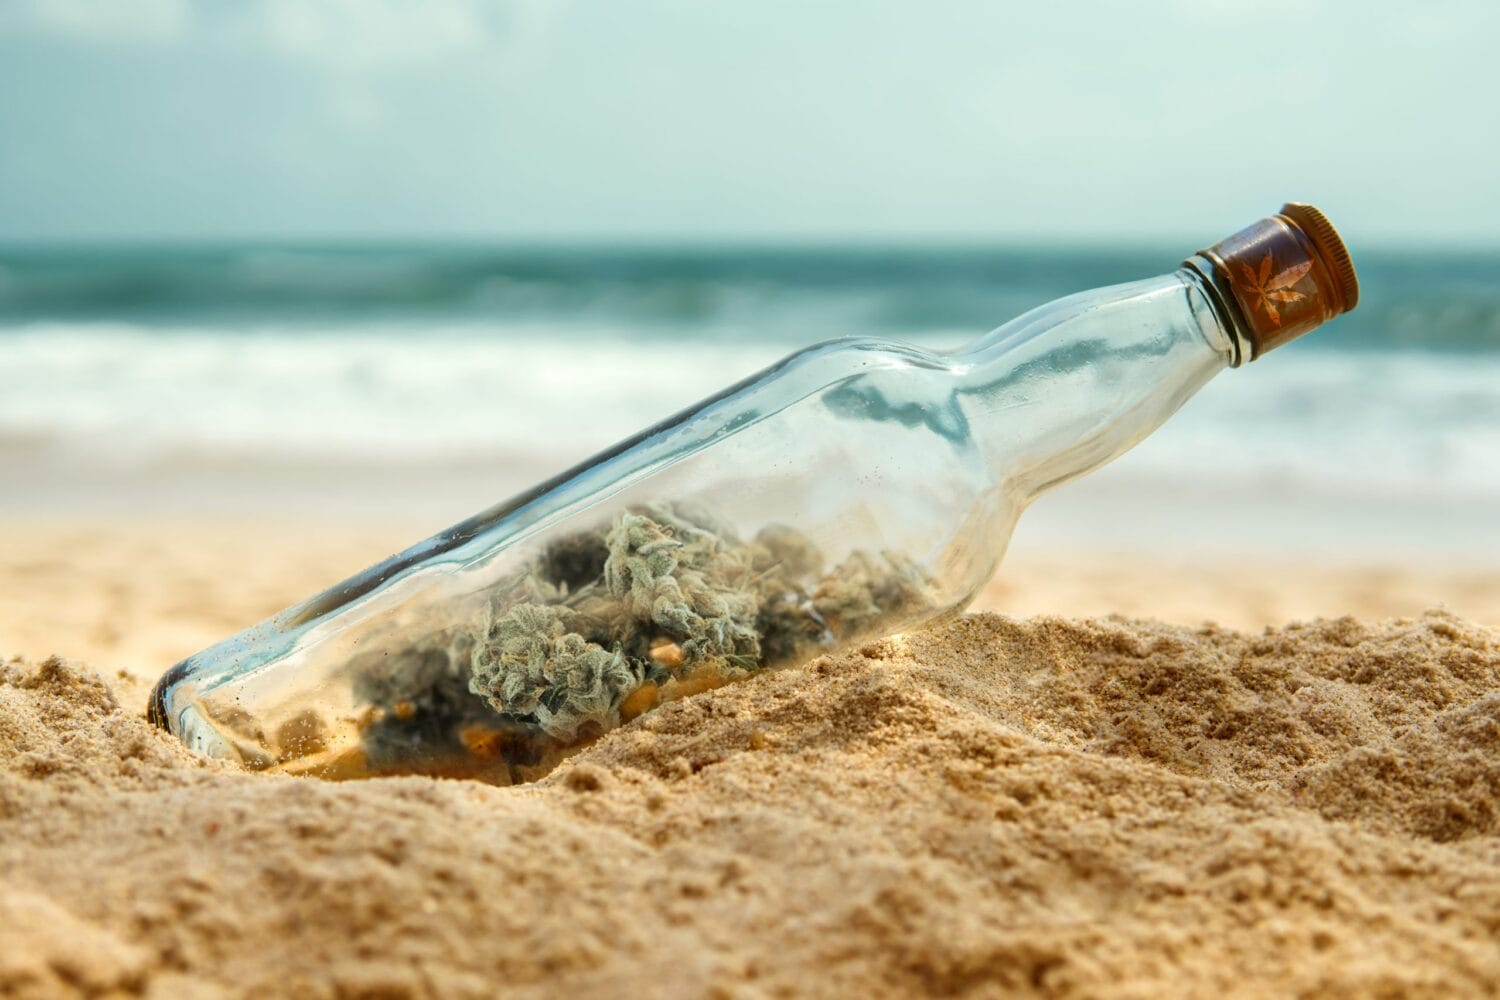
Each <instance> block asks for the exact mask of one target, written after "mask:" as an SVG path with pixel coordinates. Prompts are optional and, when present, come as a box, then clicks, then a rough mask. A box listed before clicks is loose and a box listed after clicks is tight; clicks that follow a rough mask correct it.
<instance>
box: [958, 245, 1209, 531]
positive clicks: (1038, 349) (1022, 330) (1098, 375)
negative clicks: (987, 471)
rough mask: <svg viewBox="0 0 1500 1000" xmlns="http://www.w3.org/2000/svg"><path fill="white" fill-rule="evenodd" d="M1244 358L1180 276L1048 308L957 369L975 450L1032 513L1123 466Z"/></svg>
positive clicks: (1199, 278) (1203, 295) (998, 334)
mask: <svg viewBox="0 0 1500 1000" xmlns="http://www.w3.org/2000/svg"><path fill="white" fill-rule="evenodd" d="M1238 358H1239V353H1238V350H1237V347H1236V340H1235V336H1234V326H1233V320H1232V318H1231V317H1230V316H1229V315H1228V314H1227V313H1226V312H1225V310H1224V308H1223V305H1222V302H1221V301H1220V300H1219V299H1218V296H1217V293H1216V292H1215V290H1214V289H1212V288H1211V287H1210V286H1209V285H1208V284H1207V283H1206V281H1205V279H1204V276H1203V275H1202V274H1200V273H1199V272H1197V271H1196V270H1193V269H1192V268H1189V267H1184V268H1183V269H1181V270H1178V271H1176V272H1174V273H1172V274H1168V275H1162V276H1160V277H1157V278H1151V279H1147V280H1145V281H1137V282H1132V283H1130V284H1126V285H1117V286H1114V287H1112V288H1102V289H1098V290H1096V291H1092V292H1085V293H1083V294H1081V295H1074V296H1071V297H1069V298H1065V299H1060V300H1058V301H1056V302H1053V303H1050V304H1048V305H1046V306H1043V307H1041V308H1040V309H1036V310H1034V311H1032V312H1030V313H1027V314H1026V315H1024V316H1021V317H1019V318H1018V319H1016V320H1014V321H1012V322H1011V323H1007V324H1006V325H1005V326H1003V327H1000V328H999V329H998V330H996V331H994V332H993V333H991V334H989V335H988V336H986V337H983V338H981V339H980V340H978V341H976V342H975V343H974V344H972V345H970V346H969V347H967V348H965V349H963V350H961V351H960V352H959V353H958V354H956V355H955V356H954V357H953V359H952V363H953V368H954V370H955V372H956V373H957V374H958V375H959V377H960V380H961V388H960V390H959V396H960V399H961V400H962V405H963V407H964V410H965V412H966V416H967V417H968V419H969V423H970V425H971V426H972V427H973V428H974V435H975V439H976V441H977V444H978V447H980V448H981V449H982V450H983V451H984V452H985V457H986V458H987V459H988V461H989V464H990V467H991V469H993V470H994V474H995V475H996V477H997V478H998V479H999V480H1000V481H1001V483H1002V485H1003V487H1004V488H1005V489H1006V491H1007V493H1009V494H1010V496H1011V500H1012V502H1013V503H1016V504H1018V505H1020V506H1024V505H1025V504H1027V503H1029V502H1030V501H1031V500H1033V499H1035V498H1036V497H1037V496H1039V495H1041V494H1042V493H1044V492H1046V491H1047V490H1050V489H1052V488H1053V487H1055V486H1059V485H1061V484H1062V483H1065V482H1067V481H1068V480H1070V479H1074V478H1076V477H1078V476H1081V475H1084V474H1085V473H1087V472H1090V471H1092V470H1093V469H1096V468H1098V467H1099V466H1101V465H1104V464H1105V463H1107V462H1109V461H1110V460H1112V459H1114V458H1116V457H1118V456H1119V455H1120V454H1122V453H1123V452H1125V451H1126V450H1128V449H1129V448H1131V447H1132V446H1133V445H1135V444H1136V443H1137V442H1139V441H1140V440H1141V439H1142V438H1144V437H1145V436H1146V435H1148V434H1150V433H1151V432H1152V431H1153V430H1155V429H1156V428H1157V427H1159V426H1160V425H1161V424H1162V423H1163V422H1164V421H1165V420H1166V419H1167V418H1168V417H1170V416H1171V415H1172V414H1173V413H1175V412H1176V411H1177V409H1178V408H1179V407H1180V406H1182V404H1183V403H1185V402H1186V401H1187V399H1188V398H1189V397H1190V396H1192V395H1193V394H1194V393H1195V392H1197V391H1198V390H1199V389H1200V388H1202V387H1203V385H1204V383H1206V382H1207V381H1208V380H1209V379H1211V378H1213V376H1215V375H1217V374H1218V373H1219V372H1220V371H1222V370H1223V369H1224V368H1226V367H1228V366H1230V365H1232V364H1235V363H1236V362H1237V360H1238Z"/></svg>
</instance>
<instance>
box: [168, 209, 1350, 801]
mask: <svg viewBox="0 0 1500 1000" xmlns="http://www.w3.org/2000/svg"><path fill="white" fill-rule="evenodd" d="M1358 295H1359V290H1358V284H1357V281H1356V278H1355V275H1354V268H1353V265H1352V263H1351V262H1350V259H1349V254H1348V252H1347V251H1346V249H1345V248H1344V245H1343V242H1342V241H1341V240H1340V238H1339V236H1338V235H1337V233H1336V232H1335V231H1334V229H1333V227H1332V225H1330V224H1329V222H1328V220H1327V219H1326V218H1325V217H1324V216H1323V215H1322V213H1321V212H1319V211H1318V210H1317V209H1315V208H1313V207H1312V206H1310V205H1304V204H1289V205H1286V206H1284V207H1283V208H1282V210H1281V212H1280V213H1279V214H1277V215H1274V216H1271V217H1269V218H1266V219H1262V220H1261V221H1259V222H1257V223H1255V224H1254V225H1252V226H1250V227H1249V228H1247V229H1244V230H1242V231H1241V232H1238V233H1236V234H1234V235H1233V236H1230V237H1229V238H1227V239H1225V240H1223V241H1222V242H1220V243H1218V244H1216V245H1215V246H1213V247H1211V248H1210V249H1207V250H1203V251H1201V252H1199V253H1197V254H1195V255H1193V256H1192V257H1189V258H1188V259H1187V260H1186V261H1185V262H1184V263H1183V264H1182V266H1181V267H1179V268H1178V269H1177V270H1176V271H1173V272H1172V273H1170V274H1165V275H1162V276H1160V277H1156V278H1149V279H1147V280H1144V281H1136V282H1133V283H1130V284H1125V285H1118V286H1115V287H1112V288H1103V289H1098V290H1096V291H1090V292H1083V293H1081V294H1078V295H1073V296H1070V297H1068V298H1064V299H1060V300H1058V301H1056V302H1052V303H1050V304H1048V305H1044V306H1042V307H1040V308H1038V309H1035V310H1033V311H1032V312H1029V313H1027V314H1026V315H1024V316H1021V317H1020V318H1018V319H1016V320H1014V321H1012V322H1010V323H1007V324H1006V325H1005V326H1002V327H1000V328H999V329H998V330H995V331H994V332H993V333H990V334H989V335H987V336H984V337H981V338H979V339H978V340H977V341H975V342H974V343H972V344H970V345H969V346H967V347H965V348H963V349H962V350H959V351H957V352H954V353H948V354H937V353H931V352H928V351H924V350H918V349H916V348H914V347H910V346H906V345H903V344H899V343H888V342H885V341H879V340H865V339H849V340H834V341H829V342H826V343H822V344H817V345H815V346H812V347H809V348H807V349H805V350H801V351H798V352H797V353H795V354H792V355H791V356H789V357H787V358H785V359H784V360H782V361H780V362H778V363H776V364H774V365H772V366H771V367H770V368H767V369H766V370H765V371H762V372H761V373H759V374H757V375H754V376H752V377H751V378H749V379H746V380H745V381H743V382H740V383H739V384H737V385H733V386H730V387H729V388H727V389H724V390H723V391H721V392H719V393H717V394H716V395H713V396H710V397H709V398H707V399H705V400H704V401H703V402H701V403H698V404H697V405H695V406H692V407H690V408H689V409H687V410H685V411H683V412H682V413H680V414H678V415H677V416H674V417H672V418H670V419H669V420H666V421H664V422H663V423H661V424H658V425H656V426H655V427H651V428H648V429H646V430H644V431H642V432H641V433H639V434H637V435H635V436H634V437H632V438H629V439H628V440H626V441H623V442H621V443H620V444H618V445H616V446H615V447H613V448H611V449H609V450H608V451H606V452H604V453H602V454H600V455H598V456H596V457H595V458H593V459H591V460H590V461H588V462H585V463H584V464H582V465H579V466H577V467H576V468H573V469H570V470H568V471H567V472H564V473H562V474H561V475H559V476H557V477H556V478H554V479H551V480H549V481H547V482H544V483H542V484H540V485H538V486H536V487H535V488H533V489H531V490H529V491H528V492H525V493H523V494H521V495H520V496H517V497H515V498H513V499H511V500H508V501H506V502H505V503H502V504H500V505H499V506H497V507H495V508H493V509H491V510H488V511H485V512H483V513H481V514H479V515H477V516H475V517H473V518H471V519H469V520H467V521H465V522H463V523H462V524H459V525H456V526H455V527H453V528H450V529H449V530H447V531H444V532H441V533H440V534H437V535H434V536H433V537H432V538H429V539H427V540H426V541H424V542H421V543H419V544H417V545H416V546H414V547H412V548H410V549H408V550H407V551H405V552H403V553H401V554H400V555H397V556H394V557H392V558H390V559H388V560H386V561H385V562H383V563H380V564H379V565H377V566H373V567H371V568H370V569H368V570H366V571H365V572H363V573H361V574H359V575H358V576H356V577H354V578H352V579H350V580H347V581H345V582H343V583H341V584H338V585H337V586H334V587H332V588H331V589H329V590H327V591H325V592H324V593H322V594H319V595H317V596H315V597H313V598H311V599H309V600H307V601H305V602H303V603H302V604H299V605H296V606H295V607H292V608H289V609H288V610H286V611H284V612H282V613H281V614H278V615H276V616H275V617H273V618H271V619H269V620H267V621H265V622H263V623H261V624H259V625H256V626H254V627H253V628H250V629H248V630H246V631H245V632H242V633H240V634H239V635H236V636H234V637H232V638H230V639H228V640H226V641H224V642H221V643H219V644H218V645H216V646H213V647H211V648H209V649H207V650H204V651H203V652H201V653H198V654H197V655H195V656H192V657H190V658H188V659H187V660H184V661H183V662H182V663H179V664H178V665H177V666H175V667H173V668H172V669H171V670H170V671H168V672H167V674H166V675H165V676H164V677H163V678H162V679H161V680H160V682H158V684H157V686H156V689H155V691H154V692H153V694H152V699H151V705H150V714H151V717H152V719H153V720H154V721H155V722H156V723H157V724H158V725H161V726H163V727H165V728H167V729H169V730H170V731H171V732H173V733H175V734H177V735H178V736H179V737H180V738H181V739H182V740H183V741H185V742H186V743H187V744H188V745H189V746H191V747H192V748H193V749H195V750H197V751H198V752H200V753H203V754H207V755H210V756H213V757H220V758H227V759H229V760H233V761H237V762H239V763H240V764H242V765H244V766H246V767H249V768H254V769H261V770H275V771H283V772H293V773H299V774H314V775H320V776H323V777H330V778H347V777H365V776H374V775H385V774H410V773H425V774H437V775H454V776H459V775H463V776H470V777H478V778H484V779H488V780H492V781H497V782H502V783H509V782H518V781H525V780H530V779H532V778H535V777H538V776H540V775H542V774H544V773H546V772H547V771H548V770H549V769H550V768H552V767H553V766H554V765H555V764H556V763H557V762H558V761H559V760H561V759H562V758H563V757H565V756H566V755H567V754H568V753H569V752H571V751H573V750H575V749H576V748H578V747H580V746H582V745H583V744H585V743H587V742H589V741H591V740H594V739H596V738H598V737H599V736H600V735H601V734H603V733H604V732H606V731H608V730H610V729H612V728H614V727H617V726H619V725H621V724H623V723H625V722H628V721H629V720H631V719H633V718H635V717H636V716H638V715H640V714H641V713H643V712H647V711H650V710H651V709H652V708H654V707H655V706H657V705H660V704H663V703H665V702H668V701H671V700H673V699H676V698H681V697H684V696H686V695H690V694H693V693H695V692H699V691H703V690H705V689H707V688H711V687H715V686H717V685H720V684H723V683H726V682H729V681H733V680H735V679H738V678H743V677H746V676H749V675H752V674H755V673H756V672H758V671H762V670H767V669H771V668H774V667H778V666H782V665H787V664H794V663H798V662H802V661H805V660H807V659H809V658H811V657H814V656H817V655H819V654H823V653H828V652H831V651H834V650H838V649H840V648H842V647H847V646H849V645H850V644H854V643H862V642H866V641H868V640H870V639H873V638H876V637H880V636H885V635H889V634H892V633H896V632H899V631H901V630H904V629H910V628H912V627H914V626H918V625H921V624H923V623H929V622H933V621H935V620H938V619H941V618H945V617H947V616H951V615H954V614H957V613H958V612H960V611H962V610H963V609H964V607H965V606H966V605H967V604H968V603H969V601H970V600H971V599H972V598H973V597H974V595H975V594H976V593H977V592H978V590H979V589H980V588H981V587H982V586H983V585H984V584H985V583H986V581H987V580H988V579H989V578H990V575H991V574H992V573H993V572H994V570H995V567H996V565H997V564H998V563H999V561H1000V558H1001V556H1002V554H1003V553H1004V550H1005V547H1006V544H1007V542H1008V541H1009V538H1010V534H1011V529H1012V528H1013V526H1014V525H1015V522H1016V519H1017V517H1018V516H1019V515H1020V513H1021V511H1022V510H1024V509H1025V508H1026V506H1027V505H1028V504H1029V503H1031V501H1032V500H1034V499H1035V498H1037V497H1038V496H1040V495H1041V494H1043V493H1045V492H1046V491H1048V490H1050V489H1052V488H1053V487H1055V486H1057V485H1059V484H1061V483H1064V482H1066V481H1068V480H1070V479H1073V478H1074V477H1077V476H1080V475H1083V474H1084V473H1086V472H1089V471H1090V470H1092V469H1095V468H1098V467H1099V466H1101V465H1103V464H1104V463H1106V462H1108V461H1109V460H1111V459H1112V458H1115V457H1116V456H1118V455H1120V454H1121V453H1122V452H1124V451H1125V450H1126V449H1128V448H1130V447H1131V446H1132V445H1134V444H1136V442H1138V441H1140V440H1141V439H1142V438H1144V437H1145V436H1146V435H1147V434H1149V433H1151V431H1152V430H1154V429H1155V428H1156V427H1157V426H1159V425H1160V424H1161V423H1162V422H1163V421H1164V420H1166V419H1167V417H1169V416H1170V415H1171V414H1172V413H1173V412H1174V411H1176V410H1177V408H1178V407H1180V406H1181V405H1182V404H1183V402H1184V401H1186V400H1187V398H1188V397H1189V396H1191V395H1193V393H1195V392H1197V391H1198V390H1199V389H1200V388H1202V387H1203V385H1204V383H1206V382H1207V381H1208V380H1209V379H1211V378H1212V377H1213V376H1215V375H1217V374H1218V373H1219V372H1220V371H1223V370H1224V369H1225V368H1233V367H1237V366H1239V365H1240V364H1242V363H1244V362H1247V361H1253V360H1254V359H1256V358H1258V357H1260V356H1261V355H1262V354H1264V353H1266V352H1267V351H1269V350H1271V349H1272V348H1274V347H1276V346H1278V345H1280V344H1283V343H1286V342H1287V341H1289V340H1291V339H1293V338H1295V337H1298V336H1301V335H1302V334H1304V333H1307V332H1308V331H1309V330H1312V329H1313V328H1314V327H1316V326H1318V325H1319V324H1321V323H1323V322H1325V321H1326V320H1329V319H1332V318H1333V317H1334V316H1337V315H1338V314H1340V313H1343V312H1347V311H1349V310H1350V309H1353V308H1354V306H1355V303H1356V301H1357V299H1358Z"/></svg>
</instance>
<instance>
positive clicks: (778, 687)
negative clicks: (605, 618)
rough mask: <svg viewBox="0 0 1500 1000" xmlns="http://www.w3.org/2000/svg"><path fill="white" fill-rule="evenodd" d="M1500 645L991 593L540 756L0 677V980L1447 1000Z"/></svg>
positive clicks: (1470, 889)
mask: <svg viewBox="0 0 1500 1000" xmlns="http://www.w3.org/2000/svg"><path fill="white" fill-rule="evenodd" d="M1496 691H1500V634H1497V633H1495V632H1492V631H1489V630H1486V629H1483V628H1479V627H1476V626H1472V625H1469V624H1466V623H1464V622H1462V621H1460V620H1457V619H1454V618H1451V617H1447V616H1430V617H1427V618H1424V619H1422V620H1419V621H1410V620H1404V621H1394V622H1389V623H1383V624H1369V623H1360V622H1355V621H1352V620H1340V621H1332V622H1318V623H1314V624H1312V625H1306V626H1293V627H1289V628H1285V629H1282V630H1278V631H1271V632H1268V633H1266V634H1264V635H1256V636H1247V635H1241V634H1237V633H1233V632H1227V631H1223V630H1216V629H1203V630H1188V629H1180V628H1170V627H1167V626H1162V625H1154V624H1146V623H1140V622H1129V621H1124V620H1115V619H1110V620H1086V621H1063V620H1056V619H1037V620H1032V621H1015V620H1009V619H1004V618H999V617H995V616H989V615H980V616H973V617H969V618H965V619H961V620H959V621H957V622H954V623H953V624H951V625H948V626H945V627H943V628H939V629H935V630H932V631H929V632H925V633H921V634H915V635H912V636H909V637H906V638H904V639H895V640H889V641H886V642H883V643H878V644H875V645H873V646H870V647H867V648H866V649H864V650H863V651H861V652H859V653H855V654H850V655H846V656H842V657H837V658H831V659H825V660H821V661H817V662H815V663H813V664H811V665H809V666H807V667H805V668H800V669H796V670H789V671H784V672H781V673H778V674H774V675H769V676H764V677H760V678H756V679H754V680H752V681H748V682H745V683H742V684H739V685H736V686H732V687H730V688H726V689H723V690H720V691H715V692H711V693H708V694H705V695H701V696H698V697H695V698H692V699H688V700H686V701H683V702H679V703H674V704H672V705H668V706H666V707H664V708H663V709H661V710H659V711H658V712H656V713H653V714H651V715H648V716H646V717H644V718H643V719H641V720H639V721H638V722H637V723H636V724H634V725H631V726H629V727H626V728H625V729H622V730H620V731H618V732H616V733H614V734H611V736H609V737H608V738H606V739H604V740H603V741H601V742H600V743H598V744H596V745H595V746H594V747H592V748H590V749H589V750H588V751H586V752H584V753H582V754H580V755H579V756H578V757H576V758H574V760H573V761H571V762H569V763H568V764H566V765H564V766H563V767H562V768H560V769H559V770H558V771H557V772H555V773H554V774H553V775H552V776H550V777H549V778H548V779H547V780H546V781H544V782H542V783H540V784H538V785H535V786H530V787H526V788H519V789H498V788H490V787H486V786H481V785H475V784H472V783H466V782H437V781H430V780H426V779H417V778H405V779H392V780H385V781H374V782H364V783H358V784H348V785H332V784H325V783H320V782H317V781H313V780H301V779H295V778H288V777H275V776H268V775H251V774H244V773H239V772H235V771H230V770H227V769H225V768H222V767H220V766H217V765H214V764H209V763H205V762H202V761H199V760H196V759H195V758H193V757H191V756H190V755H188V754H187V753H186V751H184V750H183V749H182V748H180V747H179V746H177V745H176V744H174V743H173V742H171V741H170V740H168V739H167V738H166V737H164V736H162V735H161V734H159V733H157V732H155V731H154V730H152V729H150V728H149V727H148V726H147V725H146V723H145V722H144V721H143V720H142V719H141V718H139V711H138V710H137V706H134V705H131V706H129V709H128V710H126V709H123V708H122V707H121V706H120V705H119V704H117V703H116V701H115V698H114V696H113V695H112V694H111V693H110V690H109V688H108V687H107V686H106V684H105V683H104V682H103V681H102V680H100V679H99V678H98V677H96V676H95V675H93V674H92V673H90V672H89V671H87V670H85V669H83V668H81V667H78V666H74V665H70V664H68V663H65V662H62V661H58V660H51V661H48V662H46V663H43V664H41V665H39V666H37V665H29V664H23V663H13V664H11V665H10V666H7V667H0V992H6V991H9V992H12V993H19V994H22V995H26V994H28V993H31V994H35V995H56V994H57V993H58V992H60V991H64V990H74V991H77V992H80V993H84V992H90V991H103V990H114V991H117V992H121V993H127V994H128V993H132V992H151V991H157V990H160V991H163V992H167V991H173V992H178V993H183V994H186V995H194V996H214V995H227V996H236V995H242V994H246V995H249V994H263V993H266V992H270V991H275V992H292V991H296V992H298V993H300V994H302V995H307V996H402V995H424V994H428V995H431V994H442V995H448V996H466V995H474V996H480V995H492V994H493V992H494V990H495V988H496V987H497V986H504V987H505V988H506V989H507V991H508V992H511V993H518V994H521V995H557V994H565V993H568V992H578V991H587V992H589V993H605V994H625V993H636V992H641V991H647V992H650V993H652V994H657V995H682V996H703V995H722V996H746V997H750V996H773V995H793V994H795V995H808V994H822V995H909V994H911V993H915V992H928V993H943V994H954V995H1010V994H1016V995H1044V996H1058V995H1088V994H1096V993H1102V992H1108V993H1110V994H1111V995H1122V994H1123V995H1141V996H1157V995H1162V994H1174V995H1202V994H1206V993H1225V994H1244V993H1267V992H1275V993H1294V992H1305V993H1315V992H1324V991H1331V990H1336V991H1342V992H1350V991H1354V992H1361V993H1379V992H1428V993H1433V994H1439V993H1442V994H1452V993H1480V992H1487V991H1493V990H1494V989H1496V988H1497V987H1500V948H1497V947H1496V946H1495V944H1494V941H1495V936H1496V934H1497V933H1500V866H1497V864H1496V862H1497V861H1500V840H1497V826H1500V818H1497V814H1496V807H1495V803H1496V797H1497V791H1500V696H1497V695H1496V694H1495V693H1494V692H1496Z"/></svg>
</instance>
